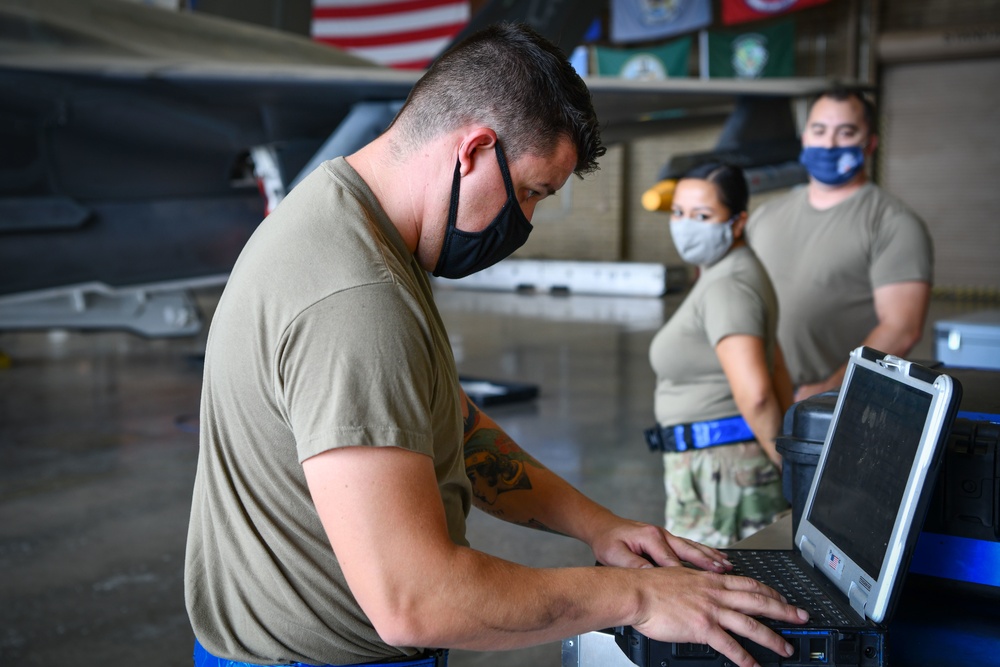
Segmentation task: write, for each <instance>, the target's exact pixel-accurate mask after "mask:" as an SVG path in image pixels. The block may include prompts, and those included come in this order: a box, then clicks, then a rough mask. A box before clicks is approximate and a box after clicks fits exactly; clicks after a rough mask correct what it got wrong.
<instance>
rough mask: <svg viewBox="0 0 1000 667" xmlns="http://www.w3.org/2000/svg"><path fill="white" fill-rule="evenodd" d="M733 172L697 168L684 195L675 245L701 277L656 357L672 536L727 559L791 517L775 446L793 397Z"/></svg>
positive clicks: (657, 433)
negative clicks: (722, 552)
mask: <svg viewBox="0 0 1000 667" xmlns="http://www.w3.org/2000/svg"><path fill="white" fill-rule="evenodd" d="M748 199H749V195H748V191H747V186H746V180H745V178H744V176H743V172H742V171H741V170H740V169H739V168H738V167H733V166H729V165H722V164H707V165H702V166H699V167H697V168H695V169H694V170H692V171H691V172H689V173H688V174H686V175H685V176H684V177H683V178H682V179H680V181H679V182H678V183H677V187H676V190H675V192H674V198H673V206H672V211H671V220H670V227H671V236H672V237H673V240H674V244H675V245H676V246H677V250H678V252H679V253H680V255H681V257H682V258H683V259H684V260H685V261H687V262H689V263H691V264H695V265H697V266H698V267H699V272H700V276H699V278H698V280H697V282H696V283H695V284H694V286H693V287H692V288H691V291H690V293H689V294H688V295H687V297H686V298H685V300H684V302H683V303H682V304H681V305H680V306H679V307H678V309H677V311H676V312H675V313H674V315H673V316H672V317H671V318H670V320H669V321H668V322H667V323H666V324H665V325H664V326H663V328H662V329H661V330H660V331H659V332H658V333H657V334H656V336H655V337H654V338H653V341H652V344H651V345H650V363H651V365H652V367H653V370H654V372H655V373H656V394H655V412H656V421H657V424H656V426H655V427H654V428H652V429H649V430H648V431H647V440H648V441H649V444H650V446H652V447H654V448H658V449H662V450H663V452H664V453H663V465H664V485H665V489H666V496H667V500H666V511H665V514H666V521H665V524H666V528H667V530H669V531H671V532H673V533H674V534H677V535H682V536H684V537H687V538H690V539H694V540H697V541H699V542H702V543H705V544H709V545H712V546H715V547H724V546H727V545H729V544H731V543H732V542H735V541H737V540H739V539H742V538H744V537H747V536H748V535H750V534H752V533H754V532H756V531H757V530H759V529H760V528H763V527H764V526H766V525H767V524H769V523H771V522H772V521H773V520H774V518H775V516H776V515H777V514H778V513H779V512H781V511H783V510H785V509H786V508H787V507H788V504H787V502H786V501H785V499H784V498H783V497H782V494H781V479H780V471H781V457H780V455H779V454H778V452H777V450H776V449H775V438H776V437H777V435H778V432H779V429H780V427H781V421H782V415H783V414H784V410H785V409H786V408H787V407H788V406H789V405H790V403H791V396H792V388H791V383H790V381H789V379H788V374H787V372H786V371H785V370H784V365H783V363H782V361H781V353H780V350H779V348H778V345H777V333H776V332H777V322H778V305H777V299H776V297H775V294H774V289H773V287H772V286H771V282H770V280H769V278H768V276H767V273H766V271H765V270H764V268H763V266H762V265H761V264H760V262H759V261H758V260H757V257H756V255H755V254H754V253H753V251H752V250H751V249H750V247H749V246H748V245H747V244H746V241H745V239H744V236H743V230H744V227H745V225H746V221H747V202H748Z"/></svg>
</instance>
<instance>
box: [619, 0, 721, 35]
mask: <svg viewBox="0 0 1000 667" xmlns="http://www.w3.org/2000/svg"><path fill="white" fill-rule="evenodd" d="M610 18H611V21H610V23H611V41H612V42H615V43H618V44H624V43H628V42H650V41H655V40H661V39H666V38H667V37H674V36H676V35H680V34H683V33H686V32H694V31H696V30H701V29H702V28H705V27H707V26H708V25H709V24H710V23H711V22H712V3H711V0H612V2H611V16H610Z"/></svg>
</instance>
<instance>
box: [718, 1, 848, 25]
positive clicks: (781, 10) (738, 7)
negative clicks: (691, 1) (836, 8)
mask: <svg viewBox="0 0 1000 667" xmlns="http://www.w3.org/2000/svg"><path fill="white" fill-rule="evenodd" d="M829 1H830V0H722V22H723V23H724V24H725V25H733V24H736V23H746V22H747V21H759V20H761V19H769V18H774V17H775V16H778V15H780V14H785V13H788V12H793V11H795V10H797V9H805V8H806V7H813V6H815V5H822V4H824V3H826V2H829Z"/></svg>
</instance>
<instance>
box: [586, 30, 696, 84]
mask: <svg viewBox="0 0 1000 667" xmlns="http://www.w3.org/2000/svg"><path fill="white" fill-rule="evenodd" d="M594 51H595V55H596V57H597V73H598V74H600V75H601V76H620V77H622V78H623V79H671V78H677V77H686V76H687V75H688V55H689V54H690V53H691V38H690V37H682V38H680V39H675V40H671V41H669V42H666V43H664V44H660V45H657V46H651V47H648V48H641V49H613V48H609V47H605V46H596V47H594Z"/></svg>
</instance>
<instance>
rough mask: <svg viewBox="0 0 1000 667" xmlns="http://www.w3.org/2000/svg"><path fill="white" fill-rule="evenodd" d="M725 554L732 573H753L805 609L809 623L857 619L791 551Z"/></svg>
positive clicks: (844, 623)
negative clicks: (806, 569) (820, 584)
mask: <svg viewBox="0 0 1000 667" xmlns="http://www.w3.org/2000/svg"><path fill="white" fill-rule="evenodd" d="M726 556H727V557H728V559H729V562H731V563H732V564H733V570H732V572H731V574H736V575H741V576H745V577H752V578H753V579H756V580H757V581H760V582H761V583H764V584H767V585H768V586H770V587H771V588H773V589H774V590H776V591H778V592H779V593H781V594H782V595H784V596H785V599H787V600H788V603H789V604H792V605H795V606H796V607H801V608H802V609H805V610H806V611H808V612H809V624H808V625H828V626H853V625H857V624H858V621H859V619H857V618H856V617H855V616H854V614H853V612H847V611H845V610H844V608H843V605H842V604H841V603H839V602H838V601H837V600H834V599H833V598H831V597H830V596H829V595H828V594H827V593H826V591H825V590H823V588H821V587H820V586H819V584H818V583H817V582H816V581H814V580H813V579H812V578H810V576H809V575H808V574H807V572H806V571H805V570H803V566H802V565H801V564H800V563H799V562H798V561H796V560H795V559H794V558H793V557H792V554H791V552H787V551H770V552H757V551H729V552H726Z"/></svg>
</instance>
